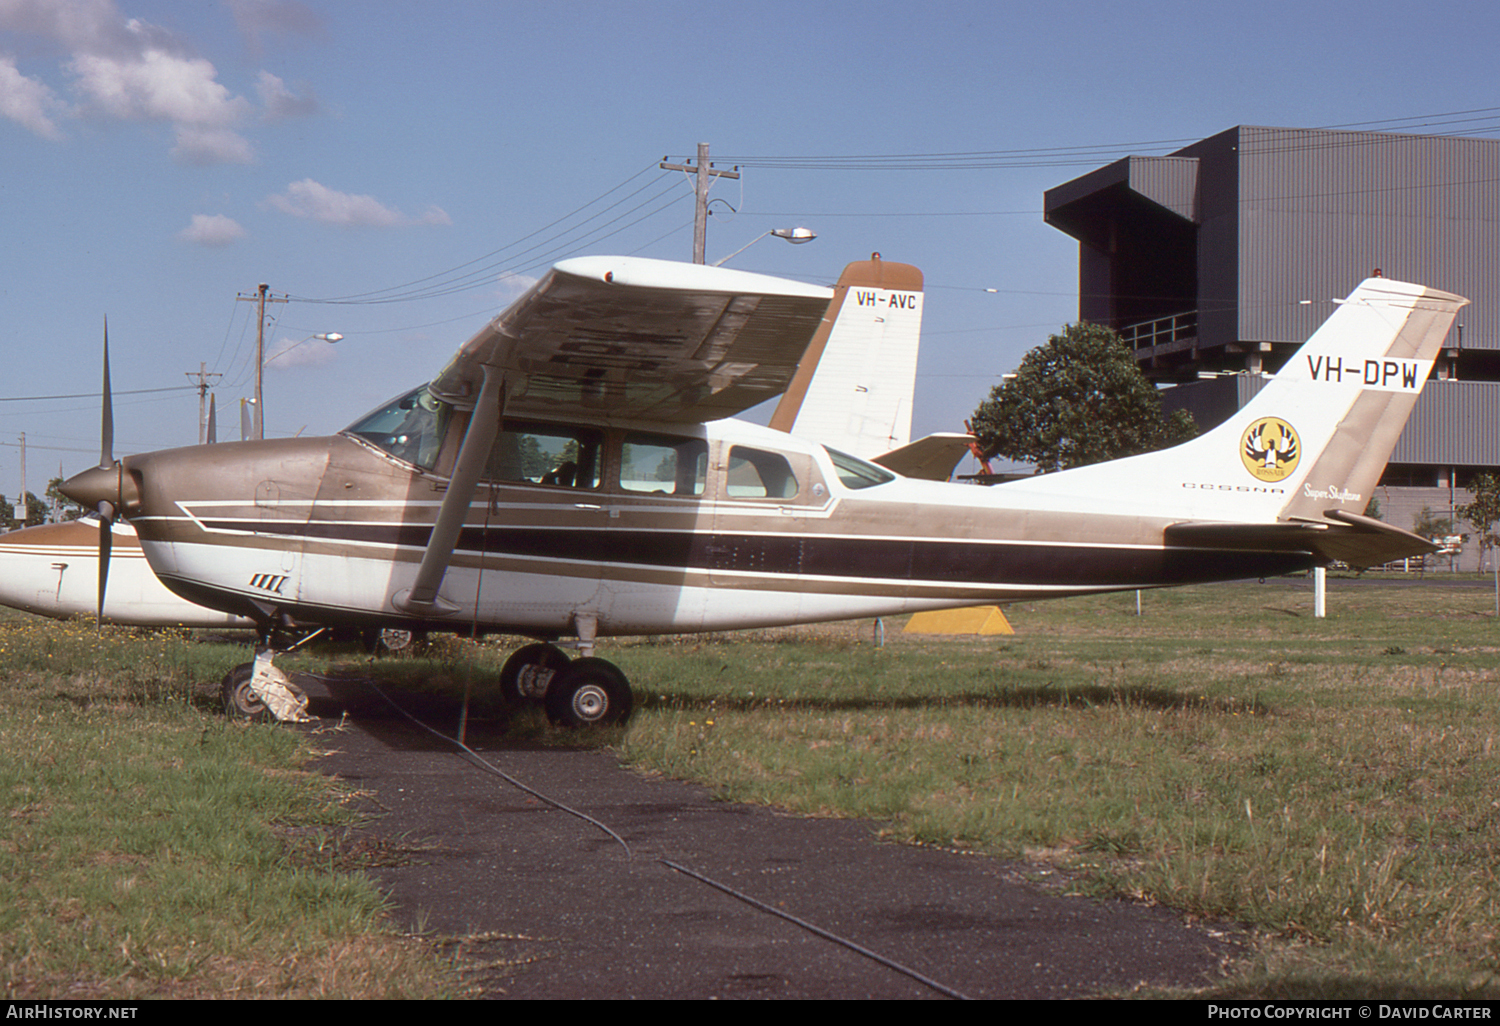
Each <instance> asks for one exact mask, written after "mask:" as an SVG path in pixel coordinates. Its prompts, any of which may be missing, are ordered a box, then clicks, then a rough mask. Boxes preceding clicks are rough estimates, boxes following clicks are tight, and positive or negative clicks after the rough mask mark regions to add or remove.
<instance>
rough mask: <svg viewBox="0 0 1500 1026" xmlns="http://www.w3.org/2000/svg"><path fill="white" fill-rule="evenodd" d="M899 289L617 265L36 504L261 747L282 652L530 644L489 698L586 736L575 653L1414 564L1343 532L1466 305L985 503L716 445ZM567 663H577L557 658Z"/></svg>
mask: <svg viewBox="0 0 1500 1026" xmlns="http://www.w3.org/2000/svg"><path fill="white" fill-rule="evenodd" d="M901 267H902V265H896V264H888V263H883V262H881V261H878V260H872V261H865V262H860V263H857V264H853V265H850V268H849V269H848V270H846V272H845V275H844V277H843V278H842V279H841V281H840V285H839V286H838V287H837V288H836V289H834V290H833V291H832V292H830V290H828V289H825V288H821V287H816V286H811V285H804V284H801V283H797V282H791V281H785V280H781V279H776V278H770V277H766V276H762V275H754V274H747V273H744V272H738V271H733V270H727V269H722V268H712V267H704V266H698V265H683V264H675V263H668V262H663V261H655V260H644V259H638V258H628V257H589V258H580V259H574V260H568V261H564V262H563V263H560V264H558V265H557V266H555V267H554V268H553V269H552V270H551V271H550V272H549V273H548V274H547V275H545V276H544V277H543V278H542V279H541V280H540V281H539V282H538V283H537V285H536V286H534V287H533V288H532V289H531V290H530V291H529V292H528V293H527V294H526V295H525V296H523V297H522V298H521V299H520V300H518V301H517V302H516V303H515V304H513V305H512V306H511V307H510V308H509V309H507V310H506V311H505V312H503V313H502V314H500V315H499V316H498V317H496V318H495V319H494V320H493V321H491V322H490V323H489V324H487V325H486V326H485V327H484V328H483V329H482V330H481V331H479V333H478V334H476V335H475V336H474V337H473V338H472V339H470V340H469V341H468V342H467V343H465V344H464V345H463V346H462V347H461V348H460V349H459V352H458V354H457V355H456V356H455V357H454V358H453V359H452V360H451V361H450V362H449V364H448V365H447V366H446V367H445V368H443V369H442V370H441V371H440V372H439V373H438V374H437V376H436V377H435V378H433V379H432V380H431V381H430V382H429V383H428V384H426V385H422V386H421V387H418V388H415V389H413V390H411V391H410V392H407V393H406V394H404V395H402V396H400V397H399V398H397V399H395V400H393V401H392V402H391V403H390V404H389V405H387V406H385V407H383V408H381V409H379V410H376V411H374V412H372V413H371V414H369V415H368V416H366V417H363V418H361V419H360V420H359V421H357V422H356V423H354V424H353V425H351V426H350V427H349V428H348V429H346V430H344V431H342V432H340V433H339V434H337V435H334V436H332V437H330V438H302V439H283V440H268V441H263V442H244V443H237V444H236V443H229V444H220V445H217V446H215V447H213V448H212V449H208V448H204V447H195V448H186V449H174V450H167V451H163V452H155V453H147V454H143V455H137V456H129V457H126V458H125V459H124V460H121V461H115V460H114V459H113V458H112V456H111V455H110V454H109V453H108V451H107V449H108V445H106V453H105V455H104V457H103V458H102V459H101V466H100V467H99V468H98V469H94V470H89V471H85V472H84V473H82V474H79V475H77V476H75V477H74V478H72V479H71V480H70V481H68V482H67V484H66V485H65V486H64V489H63V490H64V492H65V493H66V494H67V495H69V496H70V497H72V498H73V499H75V500H77V501H79V502H81V503H84V504H86V505H88V506H90V507H94V508H98V509H99V510H100V511H101V513H103V514H104V516H105V517H106V518H109V517H112V516H114V515H121V516H125V517H128V518H129V519H130V520H131V522H132V523H134V524H135V526H136V528H137V530H138V532H139V535H140V539H141V545H142V549H143V551H144V552H145V554H146V558H147V559H148V560H149V561H150V563H151V566H152V568H153V569H154V570H155V571H156V573H157V575H158V576H159V577H160V578H161V579H162V581H163V582H164V583H166V584H167V586H168V587H170V588H171V589H172V590H173V591H175V592H177V593H178V594H179V595H181V596H183V597H185V598H187V599H190V600H192V601H194V602H197V603H200V604H202V605H206V606H210V607H212V608H215V609H220V610H223V611H224V612H227V613H233V614H236V615H242V616H247V617H250V618H252V619H254V620H256V621H257V623H258V624H259V625H260V627H261V631H262V639H263V640H262V643H261V644H260V645H259V646H258V647H257V653H256V659H255V662H254V663H253V664H250V665H248V666H247V667H245V668H242V671H241V672H238V673H237V674H235V675H231V679H230V680H228V681H226V697H227V698H229V699H230V702H231V705H232V706H233V707H235V708H238V709H239V710H240V711H243V712H255V711H258V710H260V709H261V708H262V703H264V706H266V707H269V708H270V709H271V711H272V712H273V713H274V714H275V715H276V716H278V717H279V718H283V719H290V718H296V717H297V716H299V715H301V706H300V704H299V702H298V700H297V698H296V696H295V695H293V694H291V693H290V692H289V690H288V689H287V688H286V687H285V684H284V677H282V675H280V674H279V672H278V671H276V670H275V668H274V666H273V665H272V662H271V660H272V656H273V655H274V651H275V649H274V647H273V642H274V639H275V637H276V633H277V631H276V628H277V627H279V626H290V625H296V624H300V623H312V624H345V625H371V626H382V625H386V626H392V627H403V628H406V629H420V630H429V631H442V630H448V631H470V630H475V631H479V632H484V631H495V632H506V633H514V634H520V635H529V636H531V637H534V638H536V639H538V640H537V643H536V644H532V645H527V646H525V647H523V648H522V649H520V650H519V651H518V652H517V653H516V654H515V655H514V656H513V657H512V658H511V660H510V661H509V662H508V663H507V665H506V667H505V669H504V670H503V671H502V673H501V681H500V683H501V686H502V688H503V689H504V690H505V691H506V692H507V693H508V694H510V695H511V696H513V697H517V698H529V699H536V700H541V701H542V702H543V703H544V704H545V706H546V708H547V711H548V713H549V715H550V716H551V717H552V718H553V719H555V720H557V721H559V722H564V723H573V724H578V723H595V722H611V721H619V720H622V719H624V718H625V717H626V716H627V715H628V714H629V711H630V706H631V692H630V686H629V683H628V682H627V681H626V679H625V677H624V675H623V674H622V673H621V672H620V671H619V670H618V669H617V668H615V667H614V666H613V665H611V664H610V663H608V662H606V661H604V660H602V659H598V658H595V657H594V656H593V654H592V653H593V646H594V642H595V640H596V639H597V638H599V637H605V636H611V635H615V636H618V635H641V634H666V633H681V632H694V631H710V630H731V629H737V628H748V627H766V626H774V625H785V624H796V623H805V622H813V621H820V620H839V619H849V618H855V617H864V616H891V615H896V614H901V613H908V612H915V611H920V610H927V609H940V608H947V607H955V606H965V605H974V604H981V603H992V602H1009V601H1015V600H1019V599H1038V598H1055V597H1063V596H1069V595H1080V594H1086V593H1091V592H1103V591H1112V590H1125V589H1136V588H1150V587H1162V586H1169V585H1180V584H1190V583H1200V582H1208V581H1221V580H1231V579H1239V578H1250V577H1260V576H1267V575H1271V574H1280V573H1285V572H1289V571H1296V570H1303V569H1307V568H1309V567H1313V566H1317V565H1322V564H1326V563H1329V562H1331V561H1334V560H1344V561H1347V562H1350V563H1357V564H1365V565H1368V564H1375V563H1382V562H1386V561H1388V560H1390V559H1395V558H1399V557H1400V556H1402V555H1407V554H1415V553H1419V552H1426V551H1429V550H1430V549H1431V548H1432V545H1431V543H1430V542H1428V541H1427V540H1426V539H1423V538H1420V537H1418V536H1416V535H1414V534H1412V533H1410V532H1407V531H1403V530H1400V529H1398V528H1394V527H1390V526H1388V525H1386V524H1383V523H1381V522H1379V521H1377V520H1372V519H1369V518H1367V517H1364V516H1362V515H1361V514H1360V513H1359V512H1358V511H1359V510H1362V509H1363V508H1364V506H1365V503H1366V501H1367V499H1368V495H1369V493H1370V491H1371V489H1372V488H1373V487H1374V485H1375V483H1376V481H1377V480H1378V478H1379V475H1380V473H1381V471H1382V469H1383V467H1384V465H1385V462H1386V460H1387V458H1388V457H1389V454H1390V452H1391V449H1392V447H1393V446H1394V444H1395V440H1396V438H1397V436H1398V434H1399V433H1400V431H1401V429H1402V426H1403V425H1404V423H1405V420H1406V418H1407V416H1408V414H1409V413H1410V411H1411V408H1412V406H1413V405H1414V403H1415V402H1416V398H1417V396H1418V394H1419V393H1420V391H1421V389H1422V386H1423V383H1424V382H1425V381H1426V379H1427V376H1428V373H1429V371H1430V370H1431V367H1432V363H1433V360H1434V358H1435V356H1436V355H1437V352H1438V349H1439V347H1440V346H1441V344H1442V342H1443V339H1444V337H1445V336H1446V334H1447V333H1448V330H1449V327H1450V326H1451V324H1452V321H1453V319H1454V315H1455V313H1456V312H1457V310H1458V309H1459V308H1460V307H1461V306H1462V305H1463V304H1464V302H1465V300H1463V299H1461V298H1459V297H1457V296H1453V295H1450V294H1448V293H1444V292H1439V291H1437V290H1434V289H1429V288H1425V287H1423V286H1420V285H1411V284H1405V283H1401V282H1396V281H1391V280H1388V279H1380V278H1375V279H1370V280H1367V281H1365V282H1364V283H1362V284H1361V285H1359V287H1358V288H1356V289H1355V290H1354V292H1353V293H1351V294H1350V296H1349V297H1348V299H1346V300H1344V301H1342V303H1341V304H1340V305H1339V307H1338V308H1337V309H1336V310H1335V312H1334V313H1333V315H1332V316H1331V317H1330V318H1329V319H1328V320H1327V322H1325V323H1324V324H1323V326H1322V327H1321V328H1319V330H1318V331H1317V332H1316V333H1315V334H1314V335H1313V336H1312V338H1310V339H1309V340H1308V342H1307V343H1306V344H1305V345H1304V346H1303V347H1302V348H1301V349H1300V350H1299V351H1298V353H1297V354H1296V355H1295V356H1294V357H1293V358H1292V360H1291V361H1290V362H1289V363H1288V364H1287V365H1286V366H1285V367H1284V368H1283V369H1282V371H1281V373H1279V374H1278V375H1277V376H1276V377H1275V378H1274V379H1273V380H1271V381H1270V382H1269V383H1268V384H1267V385H1266V387H1265V388H1264V389H1262V391H1261V392H1260V393H1259V394H1258V395H1257V396H1256V397H1255V398H1254V399H1253V400H1252V401H1251V402H1250V404H1249V405H1247V406H1246V407H1245V408H1244V409H1242V410H1240V411H1239V412H1238V413H1237V414H1235V415H1234V416H1233V417H1231V418H1230V419H1229V420H1228V421H1226V422H1225V423H1224V424H1222V425H1220V426H1219V427H1218V428H1215V429H1214V430H1212V431H1210V432H1208V433H1206V434H1205V435H1203V436H1201V437H1199V438H1197V439H1195V440H1193V441H1191V442H1188V443H1185V444H1184V445H1180V446H1177V447H1176V448H1173V449H1168V450H1163V451H1161V452H1156V453H1149V454H1146V455H1142V456H1135V457H1131V458H1129V459H1124V460H1118V461H1114V462H1111V463H1104V464H1098V465H1095V466H1091V467H1084V468H1080V469H1076V470H1071V471H1064V472H1060V473H1055V474H1047V475H1042V476H1039V477H1036V478H1033V479H1028V480H1024V481H1017V482H1012V483H1009V484H1005V485H1001V486H998V487H993V488H978V487H974V486H970V485H961V484H948V483H941V482H936V481H926V480H915V479H911V478H905V477H901V476H899V475H898V474H895V473H893V472H891V471H890V470H888V469H886V468H884V467H881V466H879V465H876V464H873V463H869V462H866V461H864V460H862V459H859V458H857V457H855V456H852V455H848V454H845V453H844V452H842V451H840V450H838V449H836V448H828V447H825V446H823V445H819V444H817V443H814V442H811V441H807V440H804V439H801V438H798V437H795V436H793V435H790V434H787V433H784V432H781V431H777V430H774V429H770V428H764V427H759V426H756V425H753V424H748V423H745V422H743V421H739V420H735V419H725V418H732V417H733V415H734V414H737V413H739V412H741V411H743V410H746V409H749V408H750V407H752V406H754V405H756V404H758V403H760V402H762V401H764V400H766V399H768V398H771V397H774V396H776V395H778V394H781V393H783V392H784V391H786V390H787V387H788V384H789V382H791V381H792V380H793V378H794V375H795V373H796V369H797V365H798V363H799V361H802V360H803V358H804V355H805V354H807V353H809V352H810V351H813V350H816V349H817V342H816V336H817V335H818V333H819V332H820V331H828V330H830V329H831V327H832V325H833V323H834V321H835V320H836V318H837V313H838V309H839V308H840V306H841V305H842V304H846V303H847V302H848V294H849V292H850V291H851V290H855V289H868V290H871V291H872V294H873V298H874V305H873V306H872V309H879V308H880V307H881V305H882V304H883V305H884V308H885V309H886V310H887V311H891V310H895V309H899V308H900V307H901V305H902V304H903V303H905V302H907V300H906V299H904V298H903V296H904V295H905V294H907V293H906V291H905V290H904V288H903V285H904V283H905V282H906V281H908V280H909V279H906V278H904V277H903V274H904V270H902V271H898V269H900V268H901ZM887 275H890V276H891V277H890V280H888V279H887ZM810 343H811V344H810ZM106 366H107V363H106ZM107 378H108V375H107V370H106V382H107ZM106 391H107V389H106ZM107 423H108V415H107V414H106V424H107ZM108 436H109V431H108V430H106V438H107V437H108ZM1269 438H1274V439H1276V440H1277V444H1276V446H1275V447H1274V448H1273V447H1269V446H1266V445H1265V440H1266V439H1269ZM1257 443H1258V444H1259V446H1260V447H1259V448H1257V447H1256V444H1257ZM1252 448H1253V449H1254V452H1253V453H1252V452H1251V450H1252ZM566 638H576V639H577V642H576V644H577V646H578V647H579V648H581V649H582V652H583V656H582V657H581V658H576V659H569V658H568V657H567V655H566V654H565V653H564V652H563V650H562V649H561V648H560V647H559V646H558V645H557V644H556V642H558V641H559V639H566Z"/></svg>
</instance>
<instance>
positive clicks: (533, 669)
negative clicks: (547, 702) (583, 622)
mask: <svg viewBox="0 0 1500 1026" xmlns="http://www.w3.org/2000/svg"><path fill="white" fill-rule="evenodd" d="M567 665H568V654H567V653H566V652H564V651H563V650H562V649H560V648H558V647H557V646H556V645H544V644H541V643H537V644H535V645H526V646H524V647H522V648H518V649H516V651H515V652H514V653H513V654H512V655H511V657H510V658H509V659H507V660H506V661H505V666H503V667H502V668H501V670H500V696H501V697H502V698H504V699H505V700H506V701H507V702H509V703H511V704H512V705H519V704H520V703H522V702H540V701H541V700H542V699H543V698H545V697H546V695H547V689H548V687H549V686H550V685H551V683H552V680H553V679H554V678H555V677H556V676H557V674H558V673H559V672H560V671H561V670H562V669H563V668H564V667H566V666H567Z"/></svg>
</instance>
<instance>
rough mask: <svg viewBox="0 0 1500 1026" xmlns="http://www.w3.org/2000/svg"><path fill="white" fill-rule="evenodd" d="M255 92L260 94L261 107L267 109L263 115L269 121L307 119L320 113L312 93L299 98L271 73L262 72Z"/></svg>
mask: <svg viewBox="0 0 1500 1026" xmlns="http://www.w3.org/2000/svg"><path fill="white" fill-rule="evenodd" d="M255 90H256V92H257V93H259V94H260V105H261V106H262V107H263V108H265V113H264V114H263V115H262V116H263V117H264V118H265V119H266V120H267V121H284V120H286V119H288V118H305V117H310V116H311V115H313V114H316V113H318V110H319V105H318V101H317V98H316V97H314V96H312V95H311V94H310V93H309V94H307V95H303V96H299V95H297V94H296V93H294V92H292V91H291V90H290V89H288V88H287V87H286V83H285V82H283V81H282V80H281V79H279V78H277V77H276V76H275V75H273V74H271V73H270V72H269V71H262V72H261V73H260V77H259V78H258V79H257V80H256V83H255Z"/></svg>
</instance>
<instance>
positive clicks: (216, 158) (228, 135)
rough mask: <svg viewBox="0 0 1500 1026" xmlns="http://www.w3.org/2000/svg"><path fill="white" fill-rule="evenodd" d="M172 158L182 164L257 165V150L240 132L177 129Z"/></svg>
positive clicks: (213, 129)
mask: <svg viewBox="0 0 1500 1026" xmlns="http://www.w3.org/2000/svg"><path fill="white" fill-rule="evenodd" d="M172 156H173V157H174V158H176V160H177V161H178V163H181V164H195V165H197V166H199V167H206V166H209V165H212V164H253V163H255V151H254V150H253V149H251V147H250V142H249V140H247V139H246V138H245V137H244V136H242V135H240V134H239V133H237V132H231V131H229V130H228V129H225V128H193V127H191V126H188V125H178V126H177V145H175V146H173V147H172Z"/></svg>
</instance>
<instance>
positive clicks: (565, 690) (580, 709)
mask: <svg viewBox="0 0 1500 1026" xmlns="http://www.w3.org/2000/svg"><path fill="white" fill-rule="evenodd" d="M634 704H635V701H634V696H632V695H631V693H630V682H629V681H628V680H626V678H625V674H623V673H621V672H620V669H619V667H617V666H615V665H614V664H613V663H611V662H607V661H606V660H603V659H595V658H593V657H588V658H584V659H575V660H573V661H572V662H571V663H569V664H568V667H567V669H565V670H563V671H562V672H561V673H559V674H558V675H557V676H556V677H554V678H553V679H552V684H551V686H550V687H549V688H548V689H547V698H546V706H547V718H548V719H550V720H551V721H552V722H553V723H555V724H557V725H558V726H560V727H597V726H607V725H609V724H614V723H624V722H625V721H626V720H628V719H629V718H630V710H631V708H632V706H633V705H634Z"/></svg>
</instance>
